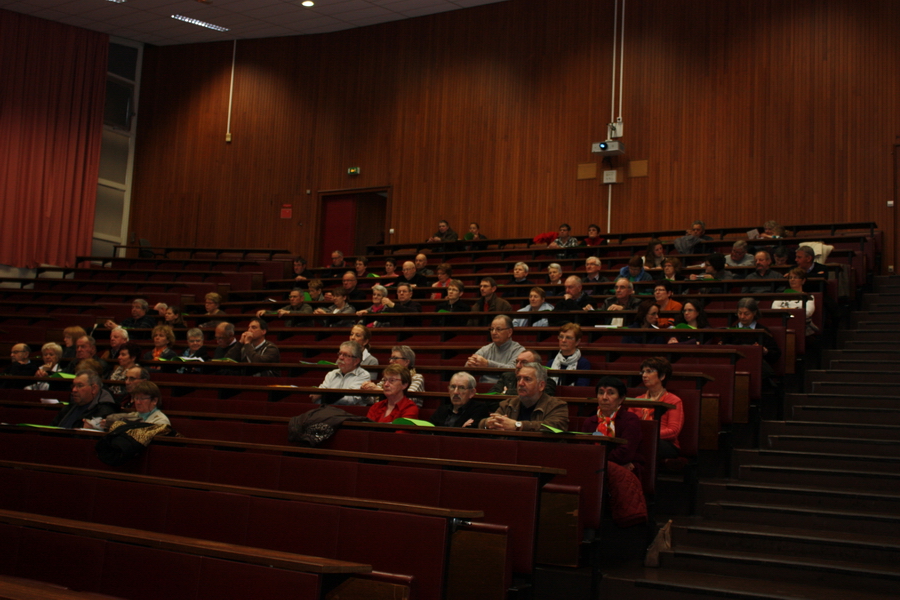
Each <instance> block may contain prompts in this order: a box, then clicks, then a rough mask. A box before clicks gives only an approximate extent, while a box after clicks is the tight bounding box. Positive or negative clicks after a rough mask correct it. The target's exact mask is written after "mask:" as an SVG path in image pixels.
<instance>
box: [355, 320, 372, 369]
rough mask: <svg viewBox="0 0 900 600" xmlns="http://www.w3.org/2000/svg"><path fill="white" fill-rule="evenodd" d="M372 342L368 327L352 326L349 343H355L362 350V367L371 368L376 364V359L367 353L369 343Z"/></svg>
mask: <svg viewBox="0 0 900 600" xmlns="http://www.w3.org/2000/svg"><path fill="white" fill-rule="evenodd" d="M371 340H372V332H371V331H370V330H369V328H368V327H364V326H362V325H359V324H357V325H354V326H353V327H351V328H350V341H352V342H356V343H357V344H359V345H360V347H362V349H363V355H362V361H361V362H360V364H362V365H363V366H366V367H368V366H372V365H377V364H378V359H377V358H375V357H374V356H372V353H371V352H369V342H370V341H371Z"/></svg>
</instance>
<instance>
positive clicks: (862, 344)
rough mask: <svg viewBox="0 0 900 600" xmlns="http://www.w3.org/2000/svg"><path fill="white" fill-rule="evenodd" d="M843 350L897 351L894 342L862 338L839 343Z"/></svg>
mask: <svg viewBox="0 0 900 600" xmlns="http://www.w3.org/2000/svg"><path fill="white" fill-rule="evenodd" d="M841 348H842V349H844V350H878V351H880V352H897V344H895V343H894V342H889V341H888V342H883V341H881V342H873V341H862V340H845V341H844V342H843V343H842V344H841Z"/></svg>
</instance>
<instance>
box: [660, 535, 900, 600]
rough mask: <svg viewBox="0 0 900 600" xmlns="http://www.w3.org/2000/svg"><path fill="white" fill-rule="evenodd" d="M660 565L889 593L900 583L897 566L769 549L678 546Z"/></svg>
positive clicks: (664, 557)
mask: <svg viewBox="0 0 900 600" xmlns="http://www.w3.org/2000/svg"><path fill="white" fill-rule="evenodd" d="M660 566H661V567H662V568H664V569H666V570H673V569H677V570H680V571H684V572H702V573H711V574H717V575H726V576H730V577H743V578H753V577H754V576H756V577H758V576H759V574H760V572H763V571H764V572H765V579H766V581H769V582H775V581H778V582H785V583H791V584H795V585H796V584H803V585H811V586H822V587H826V588H831V589H834V590H845V593H848V594H849V595H851V597H855V594H856V592H861V591H866V592H869V593H879V594H887V593H891V592H892V591H895V590H896V586H897V585H898V583H900V570H898V569H897V568H896V567H894V566H885V567H881V568H873V567H872V565H869V564H866V563H851V562H846V561H835V560H824V559H818V560H803V559H802V558H793V557H784V556H772V555H771V554H769V553H766V552H742V551H725V550H714V551H710V550H708V549H706V548H695V547H691V546H677V547H675V548H673V549H672V550H669V551H666V552H664V553H662V554H660Z"/></svg>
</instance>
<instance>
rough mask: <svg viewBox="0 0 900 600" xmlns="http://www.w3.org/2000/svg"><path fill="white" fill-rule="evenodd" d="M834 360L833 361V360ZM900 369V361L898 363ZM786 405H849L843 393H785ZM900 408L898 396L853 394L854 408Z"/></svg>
mask: <svg viewBox="0 0 900 600" xmlns="http://www.w3.org/2000/svg"><path fill="white" fill-rule="evenodd" d="M832 362H833V361H832ZM897 367H898V370H900V362H898V363H897ZM784 402H785V407H788V406H802V405H804V404H806V405H812V406H843V407H845V408H846V407H847V396H845V395H843V394H785V395H784ZM857 407H860V408H900V397H898V396H860V395H854V396H853V408H857Z"/></svg>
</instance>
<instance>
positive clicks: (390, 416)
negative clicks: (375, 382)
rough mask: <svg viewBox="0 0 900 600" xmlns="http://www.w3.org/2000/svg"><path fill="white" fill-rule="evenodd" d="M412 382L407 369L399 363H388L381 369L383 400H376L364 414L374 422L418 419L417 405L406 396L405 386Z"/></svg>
mask: <svg viewBox="0 0 900 600" xmlns="http://www.w3.org/2000/svg"><path fill="white" fill-rule="evenodd" d="M411 382H412V376H411V375H410V374H409V369H407V368H406V367H401V366H400V365H388V366H387V367H385V369H384V371H382V379H381V385H382V389H384V400H381V401H379V402H376V403H375V404H373V405H372V408H370V409H369V414H367V415H366V416H367V417H368V418H369V419H371V420H373V421H375V422H376V423H390V422H391V421H393V420H394V419H400V418H407V419H418V418H419V407H418V406H416V403H415V402H413V401H412V400H410V399H409V398H407V397H406V388H408V387H409V384H410V383H411Z"/></svg>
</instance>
